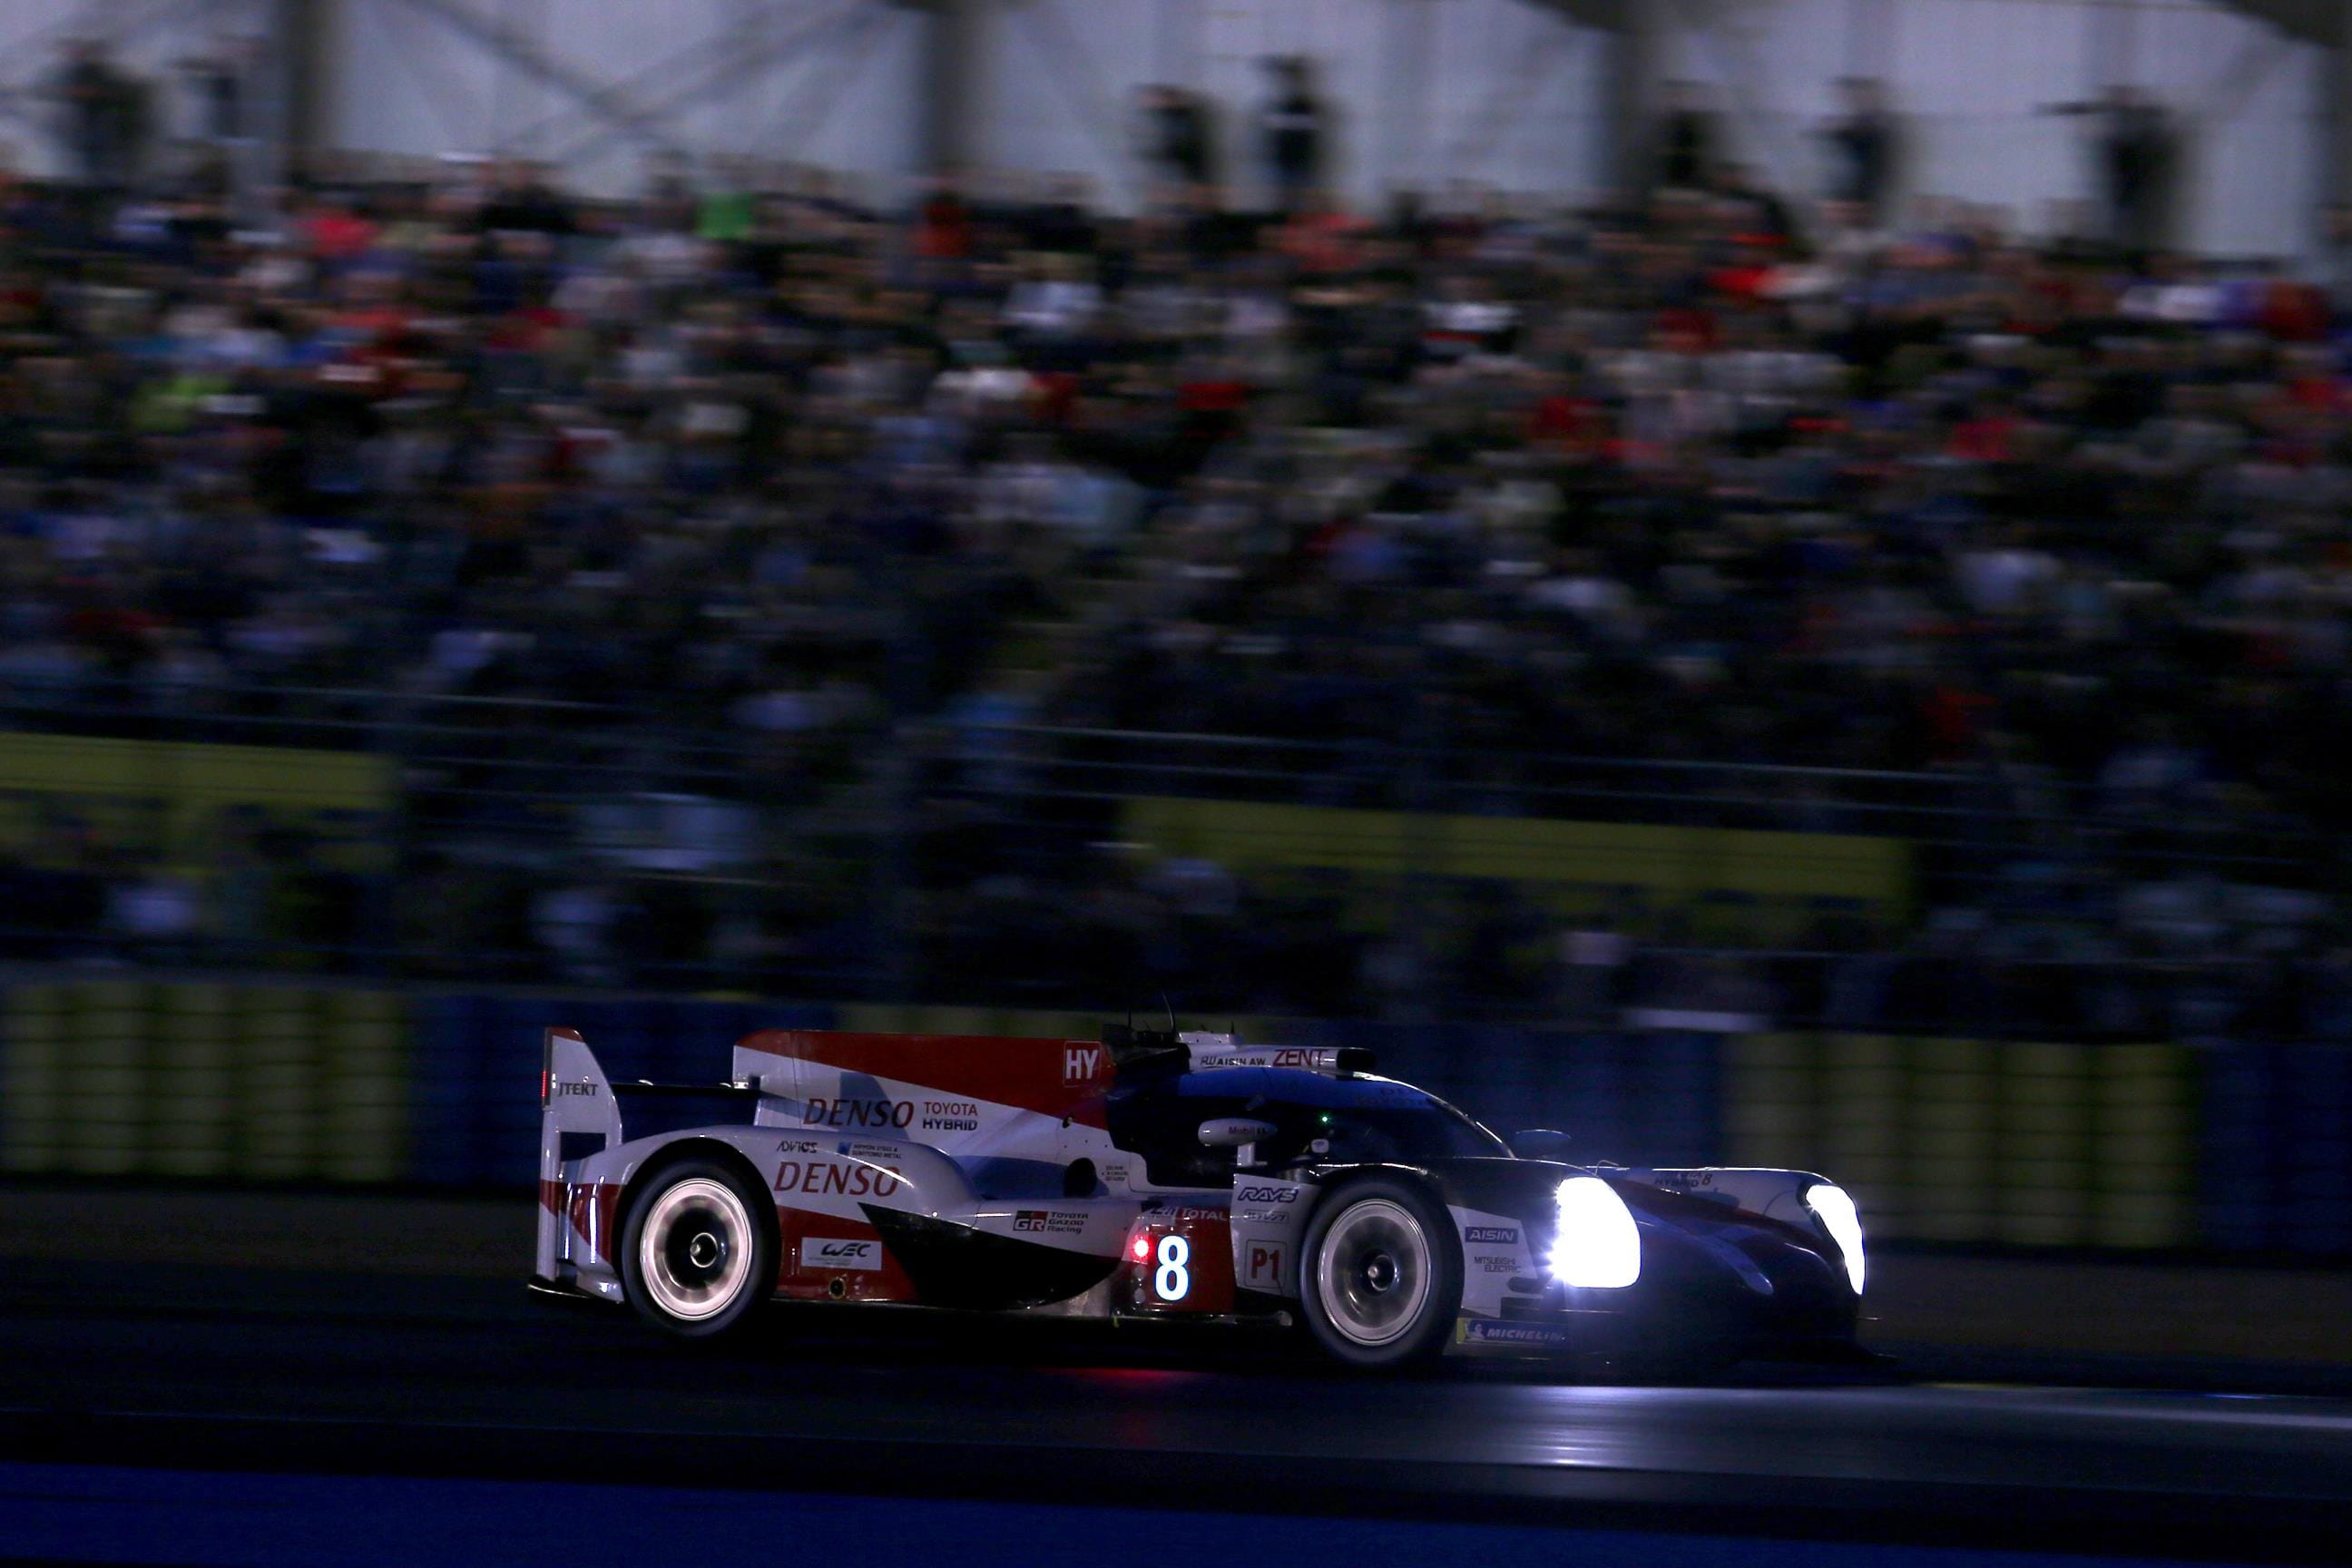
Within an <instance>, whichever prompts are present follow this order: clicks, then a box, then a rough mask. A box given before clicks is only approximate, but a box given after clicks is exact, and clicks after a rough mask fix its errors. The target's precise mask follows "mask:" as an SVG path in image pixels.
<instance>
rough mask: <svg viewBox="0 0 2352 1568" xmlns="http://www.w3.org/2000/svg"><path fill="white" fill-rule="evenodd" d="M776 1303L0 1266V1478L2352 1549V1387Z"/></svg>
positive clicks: (2010, 1543)
mask: <svg viewBox="0 0 2352 1568" xmlns="http://www.w3.org/2000/svg"><path fill="white" fill-rule="evenodd" d="M770 1317H771V1319H772V1321H771V1322H770V1323H768V1324H766V1325H764V1327H765V1328H766V1329H767V1331H766V1332H764V1333H763V1334H762V1335H761V1339H760V1341H759V1342H757V1343H756V1344H754V1345H752V1346H751V1347H749V1348H746V1349H740V1350H733V1351H721V1352H710V1351H707V1350H702V1349H699V1348H696V1347H680V1346H677V1345H675V1344H671V1343H668V1342H661V1341H658V1340H656V1339H655V1338H653V1337H652V1336H650V1335H648V1334H647V1333H646V1332H645V1331H642V1330H641V1329H639V1328H638V1327H637V1325H636V1324H635V1322H634V1321H632V1320H631V1319H630V1318H629V1317H628V1316H627V1315H626V1314H625V1313H624V1312H622V1311H619V1310H612V1309H604V1308H598V1307H593V1306H586V1305H580V1306H574V1305H569V1304H565V1303H562V1302H549V1301H545V1300H541V1299H538V1298H534V1297H531V1296H530V1295H528V1294H527V1293H526V1292H525V1291H524V1290H523V1289H521V1288H520V1285H519V1284H509V1283H505V1282H502V1281H497V1280H490V1279H472V1278H457V1277H447V1278H436V1277H433V1276H422V1277H417V1276H407V1277H394V1276H366V1275H355V1274H335V1273H310V1272H301V1271H290V1270H283V1269H266V1268H203V1267H173V1268H163V1269H153V1268H127V1267H122V1266H116V1265H108V1264H103V1263H91V1262H87V1261H79V1260H74V1259H24V1258H11V1259H7V1260H5V1264H0V1468H7V1467H8V1466H10V1465H14V1466H15V1467H16V1468H17V1470H18V1471H19V1472H22V1473H24V1474H31V1473H33V1472H34V1471H36V1470H38V1469H39V1468H40V1467H74V1466H82V1467H89V1466H105V1467H148V1468H152V1469H153V1470H156V1471H163V1470H172V1471H189V1470H200V1471H206V1472H230V1473H239V1472H241V1473H245V1474H247V1475H252V1474H276V1475H294V1474H299V1475H303V1476H310V1477H317V1476H338V1475H340V1476H345V1477H368V1478H377V1479H381V1478H385V1477H414V1478H442V1479H457V1478H462V1479H464V1480H465V1482H466V1483H467V1484H473V1483H480V1482H490V1481H496V1482H529V1483H539V1484H546V1483H565V1484H585V1483H594V1484H604V1485H625V1486H631V1487H672V1488H698V1489H740V1490H743V1491H752V1490H757V1491H762V1492H771V1493H772V1492H776V1491H780V1490H781V1491H797V1492H801V1493H803V1494H822V1495H824V1496H826V1497H831V1498H835V1499H838V1498H840V1497H843V1496H849V1495H854V1496H856V1497H861V1498H872V1497H885V1498H892V1497H895V1498H908V1499H913V1498H919V1499H923V1500H927V1505H939V1506H945V1505H947V1504H948V1503H954V1502H957V1501H958V1500H961V1501H962V1502H978V1501H997V1500H1006V1499H1013V1500H1024V1501H1027V1502H1033V1503H1053V1504H1088V1505H1103V1504H1109V1505H1114V1506H1118V1507H1123V1508H1129V1509H1138V1510H1151V1509H1160V1510H1204V1509H1206V1510H1236V1509H1238V1510H1245V1511H1247V1512H1249V1513H1252V1514H1260V1515H1269V1516H1283V1517H1287V1518H1294V1519H1295V1518H1297V1517H1301V1516H1317V1517H1323V1518H1344V1519H1348V1520H1352V1521H1363V1520H1366V1519H1393V1520H1397V1521H1408V1520H1409V1521H1416V1523H1417V1524H1419V1523H1426V1522H1428V1521H1449V1520H1450V1521H1474V1522H1476V1523H1478V1524H1480V1525H1482V1526H1492V1525H1496V1524H1506V1523H1507V1524H1514V1525H1531V1526H1541V1527H1548V1528H1555V1529H1557V1528H1571V1529H1575V1530H1580V1531H1676V1532H1680V1533H1681V1534H1684V1535H1691V1534H1694V1533H1695V1534H1697V1535H1713V1536H1719V1537H1728V1536H1738V1537H1740V1538H1743V1539H1776V1540H1782V1541H1789V1540H1794V1541H1811V1542H1822V1543H1827V1542H1879V1543H1887V1544H1907V1545H1910V1546H1927V1545H1935V1546H1959V1547H1967V1548H1971V1549H1977V1550H1995V1551H2008V1550H2019V1551H2022V1550H2054V1551H2070V1552H2092V1553H2096V1554H2099V1555H2102V1556H2105V1557H2108V1558H2111V1559H2119V1558H2125V1557H2129V1558H2137V1559H2142V1560H2146V1559H2155V1558H2162V1559H2166V1560H2206V1561H2231V1562H2343V1561H2347V1560H2352V1524H2347V1520H2352V1510H2347V1503H2352V1400H2347V1399H2343V1398H2326V1397H2311V1396H2303V1395H2295V1394H2279V1393H2268V1394H2226V1393H2213V1392H2203V1393H2194V1392H2191V1393H2158V1392H2147V1391H2135V1390H2128V1389H2118V1388H2105V1389H2095V1388H2071V1389H2070V1388H2062V1387H2049V1386H2032V1385H2020V1384H1967V1383H1956V1382H1950V1381H1937V1382H1926V1381H1920V1380H1918V1379H1917V1378H1916V1376H1911V1375H1906V1374H1905V1373H1902V1372H1900V1371H1885V1370H1881V1371H1877V1372H1864V1373H1830V1372H1823V1371H1802V1370H1774V1369H1770V1368H1754V1367H1751V1368H1748V1369H1744V1370H1743V1371H1742V1372H1741V1373H1736V1374H1734V1375H1733V1376H1732V1377H1731V1378H1730V1379H1728V1380H1727V1381H1726V1382H1724V1383H1722V1384H1717V1385H1713V1386H1707V1387H1700V1388H1672V1387H1636V1386H1622V1385H1609V1384H1592V1383H1582V1384H1578V1383H1566V1382H1562V1381H1559V1377H1558V1374H1557V1373H1542V1372H1539V1371H1535V1370H1531V1369H1527V1368H1521V1367H1492V1366H1482V1367H1466V1368H1449V1369H1441V1370H1439V1371H1438V1372H1436V1373H1431V1374H1428V1375H1423V1376H1418V1377H1414V1378H1412V1379H1410V1380H1403V1381H1398V1380H1365V1379H1360V1378H1353V1377H1349V1376H1345V1375H1340V1374H1337V1373H1328V1372H1325V1371H1323V1370H1321V1369H1320V1368H1318V1366H1316V1365H1315V1364H1314V1363H1312V1361H1311V1360H1309V1359H1307V1357H1305V1356H1304V1355H1303V1353H1302V1352H1300V1350H1299V1349H1298V1347H1297V1346H1295V1345H1293V1344H1291V1343H1290V1342H1287V1341H1286V1340H1284V1339H1282V1338H1281V1337H1279V1336H1273V1335H1259V1336H1254V1337H1252V1336H1240V1335H1235V1334H1232V1333H1223V1334H1220V1333H1217V1332H1214V1331H1202V1330H1192V1331H1182V1330H1173V1329H1161V1328H1157V1327H1152V1328H1121V1329H1115V1330H1114V1329H1104V1328H1100V1327H1094V1326H1086V1325H1073V1324H1059V1323H1047V1322H1026V1323H1015V1324H995V1325H974V1324H971V1323H969V1322H965V1321H961V1320H943V1319H940V1318H939V1317H936V1316H933V1315H929V1314H923V1313H919V1312H898V1313H892V1312H884V1313H879V1314H877V1313H873V1312H866V1313H856V1314H854V1315H852V1314H845V1313H843V1312H841V1311H840V1310H832V1311H828V1310H826V1309H824V1308H814V1309H810V1308H803V1309H790V1308H779V1309H774V1310H772V1312H771V1314H770ZM1938 1370H1939V1371H1941V1372H1942V1373H1953V1372H1956V1371H1957V1372H1965V1371H1967V1370H1968V1368H1967V1366H1966V1365H1965V1364H1961V1363H1947V1364H1945V1365H1944V1366H1942V1367H1941V1368H1939V1369H1938ZM28 1467H29V1468H28ZM43 1473H47V1472H43ZM60 1473H62V1472H60ZM43 1484H44V1485H49V1484H50V1483H47V1482H45V1483H43ZM58 1484H62V1483H58ZM7 1495H8V1493H7V1492H6V1489H5V1487H0V1500H5V1497H6V1496H7ZM0 1514H5V1507H0ZM5 1528H6V1527H5V1518H4V1517H0V1555H5V1554H6V1552H7V1551H8V1547H7V1544H6V1541H5ZM1824 1550H1826V1547H1824Z"/></svg>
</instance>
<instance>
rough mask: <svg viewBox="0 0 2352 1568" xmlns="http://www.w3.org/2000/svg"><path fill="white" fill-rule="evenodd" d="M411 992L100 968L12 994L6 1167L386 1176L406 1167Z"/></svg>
mask: <svg viewBox="0 0 2352 1568" xmlns="http://www.w3.org/2000/svg"><path fill="white" fill-rule="evenodd" d="M405 1012H406V1009H405V1006H404V1004H403V1002H402V1000H401V999H400V998H399V997H398V996H396V995H394V994H388V993H384V992H376V991H357V990H324V989H310V988H298V987H278V986H234V985H225V984H194V983H179V982H174V983H168V984H149V983H144V982H138V981H121V980H98V981H75V982H68V983H63V984H41V985H24V986H17V987H14V988H12V989H11V990H10V991H9V992H8V993H7V1001H6V1014H5V1037H0V1168H5V1169H7V1170H10V1171H18V1172H42V1173H73V1174H89V1175H156V1176H180V1177H195V1178H204V1177H247V1178H252V1179H256V1180H265V1181H307V1180H320V1179H324V1180H329V1181H350V1182H377V1181H390V1180H394V1179H396V1178H397V1177H398V1176H400V1175H401V1174H402V1173H403V1172H404V1153H405V1144H406V1138H407V1117H408V1050H407V1037H406V1019H405Z"/></svg>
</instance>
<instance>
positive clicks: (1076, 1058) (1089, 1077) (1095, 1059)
mask: <svg viewBox="0 0 2352 1568" xmlns="http://www.w3.org/2000/svg"><path fill="white" fill-rule="evenodd" d="M1101 1070H1102V1047H1100V1046H1081V1045H1076V1044H1071V1045H1066V1046H1064V1047H1062V1085H1063V1087H1064V1088H1068V1087H1069V1086H1071V1085H1073V1084H1080V1083H1092V1082H1094V1080H1095V1075H1096V1074H1097V1073H1098V1072H1100V1071H1101Z"/></svg>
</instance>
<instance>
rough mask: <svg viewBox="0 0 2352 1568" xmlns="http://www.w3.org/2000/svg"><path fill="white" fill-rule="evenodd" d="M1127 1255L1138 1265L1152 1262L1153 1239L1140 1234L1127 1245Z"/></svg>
mask: <svg viewBox="0 0 2352 1568" xmlns="http://www.w3.org/2000/svg"><path fill="white" fill-rule="evenodd" d="M1127 1255H1128V1256H1129V1258H1134V1259H1135V1260H1136V1261H1137V1262H1138V1263H1149V1262H1150V1261H1151V1238H1150V1237H1148V1236H1145V1235H1143V1234H1141V1233H1140V1232H1139V1233H1138V1234H1137V1236H1136V1238H1135V1239H1134V1240H1133V1241H1130V1242H1129V1243H1128V1244H1127Z"/></svg>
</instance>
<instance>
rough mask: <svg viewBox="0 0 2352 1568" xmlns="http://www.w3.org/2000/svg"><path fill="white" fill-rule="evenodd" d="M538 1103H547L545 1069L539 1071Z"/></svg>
mask: <svg viewBox="0 0 2352 1568" xmlns="http://www.w3.org/2000/svg"><path fill="white" fill-rule="evenodd" d="M539 1102H540V1103H541V1105H545V1104H546V1103H547V1069H546V1068H540V1069H539Z"/></svg>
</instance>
